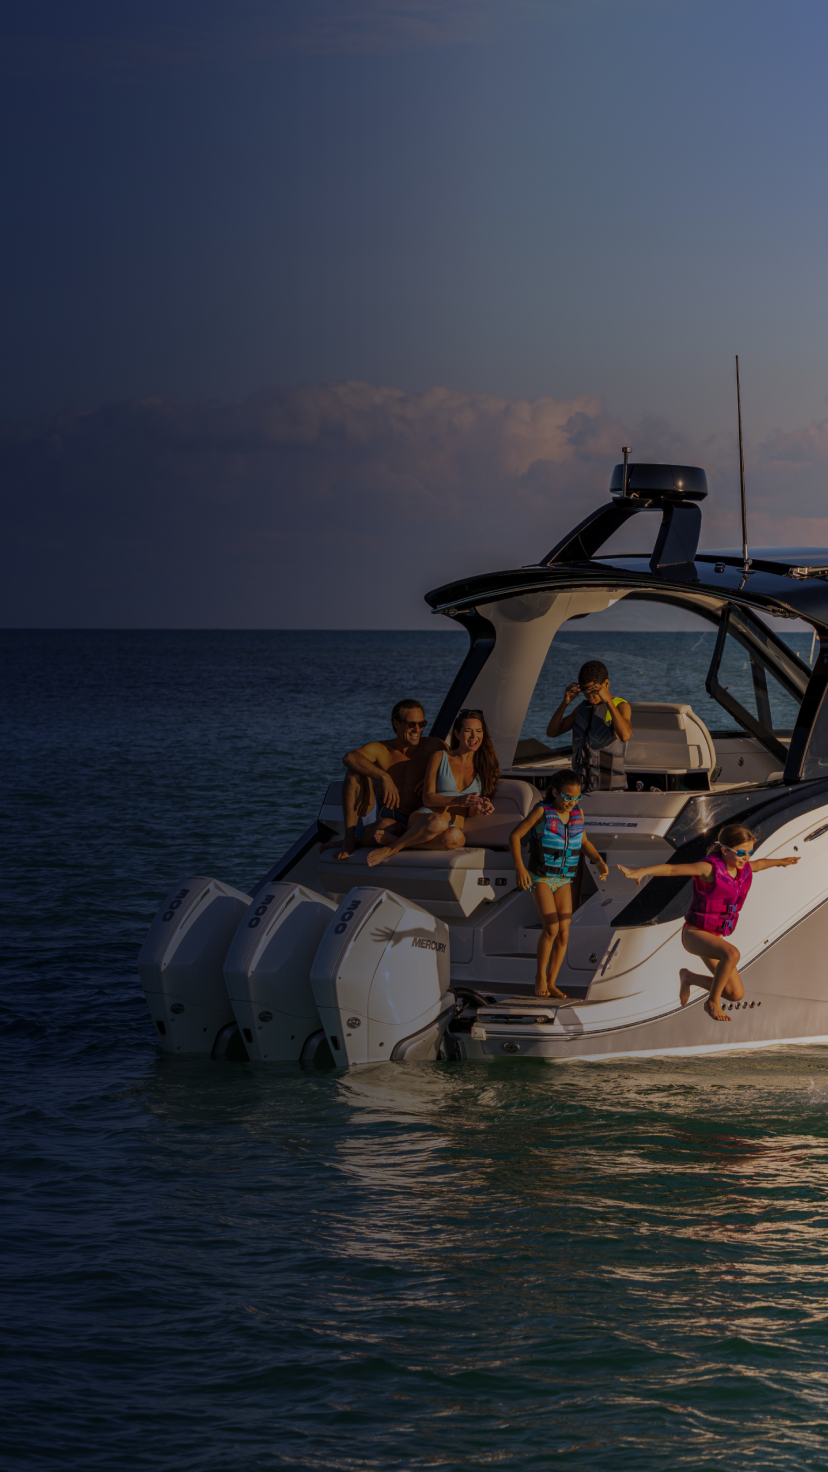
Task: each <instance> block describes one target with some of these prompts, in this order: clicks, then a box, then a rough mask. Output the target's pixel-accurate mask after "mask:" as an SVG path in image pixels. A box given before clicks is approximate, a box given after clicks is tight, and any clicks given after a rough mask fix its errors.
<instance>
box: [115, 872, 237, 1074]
mask: <svg viewBox="0 0 828 1472" xmlns="http://www.w3.org/2000/svg"><path fill="white" fill-rule="evenodd" d="M251 903H252V901H251V898H250V895H249V894H242V892H241V890H240V889H234V888H233V886H232V885H231V884H222V882H221V880H220V879H205V878H203V877H196V878H194V879H184V880H182V881H181V883H180V884H176V885H175V886H174V888H173V889H171V890H170V893H169V894H168V895H167V898H166V899H165V901H164V903H163V905H162V906H161V909H160V910H159V911H158V914H157V915H156V917H155V919H154V920H153V922H152V925H151V926H150V928H149V930H148V931H147V937H146V940H145V941H144V944H143V945H142V947H141V950H140V952H139V954H138V972H139V975H140V977H141V983H142V985H143V988H144V992H145V994H146V998H147V1005H148V1007H149V1009H150V1013H151V1015H152V1018H153V1021H154V1023H155V1026H156V1028H157V1029H158V1035H159V1039H160V1042H161V1047H162V1048H163V1049H164V1050H165V1052H167V1053H212V1052H213V1048H214V1046H215V1044H216V1041H217V1039H218V1037H219V1034H220V1033H222V1031H223V1030H224V1029H226V1028H227V1027H228V1026H233V1027H235V1021H236V1019H235V1017H234V1015H233V1008H232V1006H231V1003H230V998H229V997H228V995H227V988H226V986H225V985H224V973H223V971H222V967H223V965H224V958H225V956H226V955H227V952H228V949H229V947H230V942H231V940H232V939H233V936H234V935H235V933H236V930H237V929H238V925H239V921H240V920H241V918H242V916H243V915H244V914H245V912H246V910H247V908H248V906H249V905H250V904H251ZM225 1038H226V1034H225Z"/></svg>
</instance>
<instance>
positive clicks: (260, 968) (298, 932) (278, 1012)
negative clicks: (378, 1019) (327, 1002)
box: [224, 883, 336, 1063]
mask: <svg viewBox="0 0 828 1472" xmlns="http://www.w3.org/2000/svg"><path fill="white" fill-rule="evenodd" d="M335 911H336V905H335V904H334V902H333V900H329V899H328V897H327V895H321V894H316V892H315V891H314V890H312V889H306V888H305V886H304V885H303V884H290V883H288V884H265V885H261V886H260V887H259V891H258V893H257V895H256V898H255V900H254V901H253V903H252V905H251V907H250V910H249V911H248V912H246V913H245V915H244V916H243V918H242V921H241V924H240V925H239V928H238V930H237V931H236V934H235V936H234V937H233V942H232V944H231V946H230V949H229V951H228V953H227V959H226V960H225V962H224V980H225V984H226V986H227V991H228V995H229V997H230V1001H231V1003H232V1006H233V1011H234V1012H235V1014H236V1021H237V1022H238V1024H239V1027H240V1028H241V1031H242V1036H243V1037H244V1042H245V1047H246V1048H247V1052H248V1055H249V1056H250V1057H251V1058H256V1059H261V1060H262V1061H268V1062H271V1063H272V1062H279V1061H281V1062H290V1061H296V1060H297V1059H300V1058H301V1057H302V1054H303V1050H304V1048H305V1044H306V1043H307V1041H308V1040H309V1039H310V1038H311V1037H312V1036H313V1034H314V1033H318V1032H319V1031H320V1029H321V1027H322V1023H321V1021H320V1019H319V1012H318V1011H317V1007H316V1002H315V1001H314V996H313V992H312V990H311V983H310V969H311V963H312V962H313V958H314V956H315V955H316V950H317V947H318V945H319V942H320V940H321V939H322V936H323V935H324V933H325V929H326V927H327V924H328V921H329V920H330V918H331V916H332V915H333V914H334V913H335Z"/></svg>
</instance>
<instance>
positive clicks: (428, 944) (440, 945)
mask: <svg viewBox="0 0 828 1472" xmlns="http://www.w3.org/2000/svg"><path fill="white" fill-rule="evenodd" d="M411 944H412V945H413V946H419V948H420V950H421V951H444V950H445V949H446V947H445V943H444V942H443V941H441V940H426V939H425V938H424V937H421V936H419V935H415V936H414V938H413V940H412V942H411Z"/></svg>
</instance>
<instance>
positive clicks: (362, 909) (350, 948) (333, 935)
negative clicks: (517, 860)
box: [311, 885, 454, 1067]
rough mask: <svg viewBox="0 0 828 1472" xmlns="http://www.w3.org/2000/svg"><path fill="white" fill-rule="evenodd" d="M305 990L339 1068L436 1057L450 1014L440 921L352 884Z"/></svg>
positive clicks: (451, 1006) (382, 892)
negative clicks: (309, 993) (309, 991)
mask: <svg viewBox="0 0 828 1472" xmlns="http://www.w3.org/2000/svg"><path fill="white" fill-rule="evenodd" d="M311 986H312V987H313V994H314V996H315V998H316V1004H317V1006H318V1008H319V1015H320V1017H321V1018H322V1026H323V1027H324V1029H325V1033H326V1035H327V1038H328V1042H329V1044H330V1047H331V1052H332V1055H333V1060H334V1062H335V1063H337V1064H339V1066H340V1067H347V1066H348V1065H350V1064H352V1063H384V1062H387V1060H388V1059H389V1058H391V1059H393V1060H394V1061H395V1062H398V1061H402V1060H403V1059H408V1060H413V1059H433V1058H436V1057H437V1054H438V1050H439V1047H440V1042H441V1040H442V1036H443V1033H444V1031H445V1029H446V1026H447V1024H448V1021H449V1018H450V1017H451V1015H452V1013H453V1010H454V996H453V994H452V993H451V992H450V991H449V931H448V926H447V925H446V923H445V921H444V920H440V919H439V918H438V917H437V916H436V915H430V914H429V913H428V911H427V910H422V909H421V908H420V906H419V905H416V904H414V903H413V901H412V900H405V899H402V898H400V896H399V895H396V894H392V893H391V891H390V890H387V889H374V888H371V887H369V886H367V885H366V886H362V885H359V886H357V887H356V888H355V889H352V890H351V892H350V894H348V895H347V896H346V898H345V899H344V900H343V901H342V904H341V905H340V906H339V908H338V910H337V911H336V914H335V915H334V916H333V918H332V919H331V921H330V923H329V925H328V928H327V930H326V931H325V934H324V936H323V937H322V940H321V942H320V945H319V950H318V951H317V953H316V957H315V959H314V962H313V966H312V968H311Z"/></svg>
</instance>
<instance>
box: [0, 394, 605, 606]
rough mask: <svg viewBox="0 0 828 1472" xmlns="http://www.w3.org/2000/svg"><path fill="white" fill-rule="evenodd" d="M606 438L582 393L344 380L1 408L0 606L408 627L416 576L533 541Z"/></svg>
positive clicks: (424, 584) (536, 545)
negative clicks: (38, 418)
mask: <svg viewBox="0 0 828 1472" xmlns="http://www.w3.org/2000/svg"><path fill="white" fill-rule="evenodd" d="M618 443H620V430H619V429H618V428H617V427H616V426H614V425H613V424H612V422H611V421H610V419H609V418H608V416H607V414H606V413H605V411H604V409H603V406H602V404H601V402H600V401H599V400H597V399H595V398H591V397H589V396H586V395H584V396H580V397H577V398H573V399H570V400H565V401H561V400H555V399H551V398H541V399H536V400H531V401H530V400H511V399H505V398H499V397H496V396H494V395H487V394H467V393H461V392H458V391H456V390H452V389H446V388H432V389H429V390H428V391H427V392H425V393H422V394H409V393H405V392H403V391H402V390H400V389H395V388H378V387H374V386H372V385H371V384H367V383H359V382H349V383H334V384H323V385H304V386H300V387H287V388H274V389H268V390H263V391H261V392H259V393H256V394H254V395H252V396H251V397H250V398H248V399H247V400H245V401H244V402H242V403H235V404H231V403H194V404H187V403H175V402H172V401H170V400H166V399H162V398H145V399H136V400H131V401H128V402H122V403H112V404H105V405H103V406H102V407H101V408H99V409H97V410H95V411H94V412H91V413H90V412H77V411H67V412H65V413H63V414H61V415H59V416H57V418H55V419H53V420H50V421H49V422H41V423H33V424H23V425H9V426H6V427H5V429H4V430H3V431H2V432H0V463H2V469H3V482H4V485H5V487H6V510H5V513H4V521H5V529H6V535H5V538H4V542H5V545H6V548H7V551H8V557H9V561H8V565H7V568H6V574H5V577H4V586H5V591H4V593H3V594H2V595H0V597H1V598H2V602H0V617H2V620H3V622H4V623H13V624H16V625H21V624H75V625H77V624H95V625H100V624H102V625H118V624H150V625H162V626H163V625H185V626H187V625H193V626H204V625H211V624H212V625H220V626H228V627H234V626H253V627H280V626H287V625H295V626H300V627H307V626H314V625H315V626H331V625H339V626H344V627H349V626H350V627H362V626H371V625H375V626H380V627H382V626H386V627H389V626H390V627H394V626H402V627H405V626H410V625H411V624H412V622H423V621H425V620H426V619H427V618H428V615H427V614H425V613H424V611H423V604H422V602H421V598H422V594H423V593H424V592H425V591H426V590H427V589H428V588H429V587H433V586H435V585H436V584H438V583H440V582H442V581H444V580H446V579H448V578H451V577H454V576H457V575H459V574H460V573H462V572H473V571H483V570H485V569H486V568H487V567H491V566H500V565H503V564H504V563H509V562H515V561H516V562H528V561H532V560H534V559H536V558H537V557H539V556H541V555H542V554H543V553H544V552H545V551H546V550H547V549H548V547H549V546H550V545H551V544H552V542H553V541H554V540H555V537H556V536H557V535H558V534H559V532H560V529H561V528H562V526H563V525H564V524H568V523H569V522H570V521H572V520H573V503H580V502H581V501H582V500H584V498H586V497H587V494H588V492H587V487H588V486H589V485H590V484H591V483H592V484H594V483H595V481H596V479H597V482H598V484H600V485H601V487H602V489H603V487H604V485H605V484H606V477H607V467H608V466H609V465H610V464H611V463H612V462H613V460H614V459H615V458H616V456H615V446H616V445H617V444H618Z"/></svg>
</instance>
